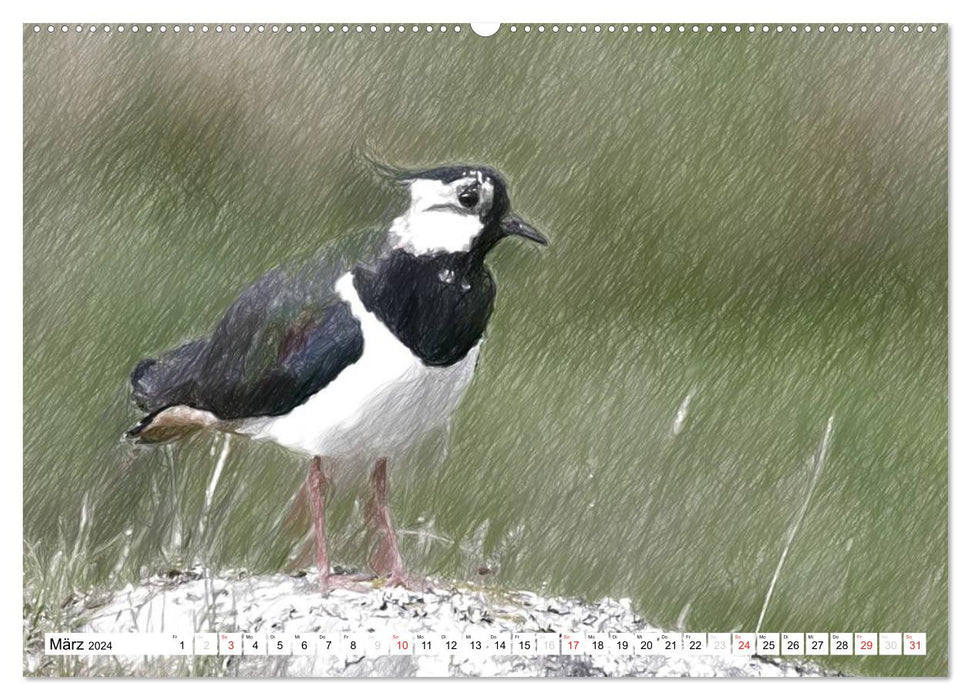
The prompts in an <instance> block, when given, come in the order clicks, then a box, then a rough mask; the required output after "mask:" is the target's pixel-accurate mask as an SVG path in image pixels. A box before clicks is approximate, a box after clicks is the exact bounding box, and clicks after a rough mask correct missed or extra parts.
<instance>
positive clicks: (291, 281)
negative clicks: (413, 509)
mask: <svg viewBox="0 0 971 700" xmlns="http://www.w3.org/2000/svg"><path fill="white" fill-rule="evenodd" d="M380 170H381V172H382V174H384V175H386V176H388V177H389V178H390V179H391V180H392V181H393V182H394V183H396V185H397V186H398V187H399V188H401V189H402V190H404V191H405V192H406V194H407V200H408V203H407V206H406V208H405V209H404V211H403V212H402V213H400V214H399V215H398V216H396V217H395V218H394V219H393V220H392V221H391V222H390V225H386V226H381V225H378V226H376V227H373V228H372V229H371V230H369V232H368V233H366V234H364V235H363V239H366V240H368V241H370V243H369V244H368V246H367V247H368V249H369V250H368V252H367V253H366V254H358V255H353V254H350V253H348V252H347V250H346V247H343V248H342V247H341V246H340V245H334V244H331V245H325V246H324V247H322V248H321V249H320V250H319V251H318V252H317V253H316V254H314V255H312V256H310V257H309V258H308V259H305V260H296V261H291V262H289V263H285V264H283V265H280V266H278V267H276V268H273V269H271V270H270V271H269V272H267V273H266V274H265V275H263V276H262V277H261V278H259V279H258V280H257V281H256V282H255V283H253V284H252V285H250V286H249V287H247V288H246V289H245V290H244V291H243V292H242V293H241V294H240V295H239V297H238V298H237V299H236V300H235V301H234V302H233V303H232V304H231V305H230V306H229V308H228V309H227V310H226V312H225V313H224V315H223V316H222V318H221V319H220V320H219V321H218V323H216V324H215V326H214V327H213V329H212V331H211V333H210V334H209V335H206V336H203V337H198V338H195V339H193V340H190V341H188V342H185V343H183V344H181V345H179V346H178V347H176V348H175V349H173V350H170V351H167V352H164V353H161V354H158V355H157V356H156V357H151V358H147V359H143V360H140V361H139V362H137V363H136V364H135V366H134V368H133V370H132V371H131V374H130V384H131V395H132V398H133V401H134V403H135V405H136V406H137V408H138V409H140V410H141V412H143V414H144V416H143V417H142V418H141V420H139V421H138V422H137V423H136V424H135V425H134V427H132V428H130V429H129V430H128V431H127V432H126V437H127V438H128V439H129V440H130V441H131V442H132V443H134V444H138V445H155V444H160V443H170V442H174V441H177V440H181V439H184V438H185V437H187V436H189V435H191V434H193V433H197V432H200V431H219V432H223V433H227V434H230V435H237V436H242V437H245V438H249V439H252V440H257V441H270V442H273V443H276V444H278V445H280V446H282V447H283V448H285V449H286V450H288V451H290V452H292V453H296V454H297V455H300V456H301V457H302V458H304V459H307V460H308V468H307V476H306V482H305V484H306V492H307V493H308V495H309V499H310V506H311V529H312V531H313V539H314V542H315V554H316V565H317V583H318V588H319V591H320V592H321V593H322V594H327V593H328V592H330V591H332V590H334V589H335V588H338V587H349V586H353V585H354V584H355V582H360V581H361V580H362V579H361V578H360V577H359V576H358V577H355V576H353V575H348V574H341V575H338V574H336V573H334V572H332V571H331V567H330V556H329V551H328V544H327V527H326V505H327V497H328V495H329V494H330V492H331V490H332V488H333V481H334V469H335V464H337V465H339V464H341V462H342V461H350V460H351V459H352V458H353V459H356V460H358V461H359V462H362V463H365V464H367V465H368V468H369V469H370V475H369V478H368V480H367V481H368V488H369V496H368V499H367V501H366V504H365V508H364V514H365V517H366V519H367V521H368V523H369V524H370V525H371V527H372V528H373V529H374V531H375V532H376V534H377V536H378V539H377V544H376V545H375V547H374V549H373V551H372V552H371V555H370V557H369V564H370V566H371V568H372V569H373V570H374V573H375V574H377V575H379V576H383V577H385V585H392V586H409V585H414V582H413V580H412V579H411V577H410V574H409V573H408V572H407V571H406V569H405V566H404V562H403V560H402V556H401V550H400V547H399V544H398V537H397V533H396V531H395V528H394V524H393V520H392V517H391V510H390V506H389V500H388V490H389V479H388V468H389V467H388V462H389V455H392V454H395V453H397V452H398V451H399V450H400V449H402V448H405V447H407V446H408V445H410V444H413V441H415V440H416V439H417V438H418V437H420V436H422V435H424V434H426V433H427V432H428V431H430V430H433V429H435V428H440V427H443V426H445V425H447V424H448V421H449V418H450V416H451V415H452V413H453V412H454V411H455V410H456V408H457V407H458V405H459V402H460V400H461V398H462V396H463V394H464V393H465V391H466V389H467V388H468V386H469V384H470V382H471V380H472V378H473V374H474V371H475V367H476V364H477V362H478V358H479V353H480V350H481V347H482V344H483V339H484V335H485V332H486V328H487V326H488V323H489V320H490V317H491V316H492V313H493V306H494V300H495V296H496V282H495V278H494V277H493V275H492V273H491V272H490V270H489V267H488V266H487V265H486V256H487V255H488V254H489V253H490V252H491V251H492V250H493V249H494V248H495V247H496V245H497V244H498V243H499V242H500V241H502V240H504V239H506V238H521V239H527V240H529V241H532V242H534V243H538V244H540V245H543V246H545V245H547V244H548V241H547V239H546V237H545V236H543V235H542V234H541V233H539V231H537V230H536V229H535V228H534V227H533V226H531V225H530V224H528V223H527V222H526V221H525V220H524V219H522V218H521V217H519V216H517V215H515V214H513V213H512V209H511V202H510V196H509V188H508V186H507V183H506V181H505V178H504V177H503V175H502V174H501V173H500V172H499V171H498V170H496V169H494V168H492V167H489V166H485V165H444V166H438V167H432V168H424V169H401V168H392V167H390V166H382V167H381V168H380ZM338 240H344V239H338Z"/></svg>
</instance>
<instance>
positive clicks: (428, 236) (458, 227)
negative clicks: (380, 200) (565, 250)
mask: <svg viewBox="0 0 971 700" xmlns="http://www.w3.org/2000/svg"><path fill="white" fill-rule="evenodd" d="M388 172H391V174H393V177H394V179H395V180H396V181H397V182H398V183H400V184H401V185H402V186H404V187H407V188H408V192H409V194H410V196H411V202H410V204H409V206H408V210H407V211H406V212H405V213H404V214H402V215H401V216H399V217H398V218H397V219H395V220H394V223H393V224H392V225H391V230H390V236H391V244H392V246H394V247H395V248H402V249H405V250H407V251H408V252H411V253H414V254H416V255H434V254H438V253H460V252H478V253H480V254H481V255H482V256H484V255H485V253H487V252H489V250H490V249H491V248H492V247H493V246H494V245H495V244H496V243H498V242H499V241H500V240H502V239H503V238H506V237H507V236H518V237H521V238H528V239H529V240H531V241H535V242H537V243H540V244H542V245H546V239H545V238H544V237H543V236H542V235H541V234H540V233H539V232H538V231H536V229H534V228H533V227H532V226H530V225H529V224H527V223H526V222H525V221H523V220H522V219H520V218H518V217H516V216H514V215H512V214H511V213H510V202H509V192H508V189H507V187H506V183H505V182H504V181H503V178H502V175H500V174H499V173H498V172H497V171H496V170H493V169H492V168H489V167H485V166H474V165H453V166H446V167H440V168H431V169H429V170H407V171H401V170H394V171H390V169H389V170H388Z"/></svg>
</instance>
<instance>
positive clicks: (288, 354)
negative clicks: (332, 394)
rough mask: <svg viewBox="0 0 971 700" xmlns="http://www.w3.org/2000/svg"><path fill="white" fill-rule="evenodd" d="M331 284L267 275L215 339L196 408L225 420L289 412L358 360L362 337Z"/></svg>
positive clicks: (200, 381) (222, 324)
mask: <svg viewBox="0 0 971 700" xmlns="http://www.w3.org/2000/svg"><path fill="white" fill-rule="evenodd" d="M332 290H333V285H332V284H331V281H330V279H327V278H324V279H321V278H319V277H317V276H314V277H312V278H307V277H306V274H304V275H303V276H301V274H300V273H299V272H298V273H296V274H295V273H293V272H292V271H289V270H286V269H278V270H275V271H273V272H270V273H269V274H267V275H266V276H265V277H263V278H262V279H261V280H259V281H258V282H257V283H256V284H254V285H253V286H252V287H250V288H249V289H248V290H246V291H245V292H244V293H243V294H242V295H241V296H240V297H239V299H237V300H236V302H235V303H234V304H233V305H232V306H231V307H230V308H229V311H227V313H226V315H225V316H224V317H223V319H222V321H221V322H220V323H219V325H218V326H217V328H216V330H215V331H214V332H213V334H212V337H211V340H210V344H209V348H208V351H207V354H206V358H205V361H204V362H203V363H202V365H201V368H200V372H199V375H198V380H197V381H198V384H197V387H196V398H197V407H198V408H202V409H205V410H208V411H211V412H212V413H214V414H215V415H216V416H217V417H219V418H220V419H224V420H229V419H235V418H245V417H257V416H276V415H282V414H285V413H288V412H289V411H290V410H292V409H293V408H294V407H296V406H299V405H300V404H302V403H303V402H305V401H306V400H307V399H309V398H310V397H311V396H313V394H315V393H316V392H318V391H320V390H321V389H322V388H324V387H325V386H327V384H329V383H330V382H331V381H333V380H334V378H336V377H337V375H338V374H340V373H341V371H342V370H344V368H346V367H347V366H349V365H351V364H353V363H354V362H355V361H357V359H358V358H359V357H360V356H361V353H362V351H363V348H364V338H363V336H362V334H361V326H360V323H359V322H358V321H357V319H356V318H354V315H353V314H352V313H351V309H350V306H349V305H348V304H347V303H346V302H344V301H342V300H341V299H340V298H339V297H337V296H336V294H335V293H334V292H333V291H332Z"/></svg>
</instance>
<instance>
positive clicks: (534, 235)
mask: <svg viewBox="0 0 971 700" xmlns="http://www.w3.org/2000/svg"><path fill="white" fill-rule="evenodd" d="M500 226H501V227H502V233H503V235H506V236H520V237H522V238H528V239H529V240H531V241H535V242H536V243H539V244H540V245H549V241H548V240H546V237H545V236H544V235H543V234H541V233H540V232H539V231H537V230H536V229H534V228H533V227H532V226H530V225H529V224H527V223H526V222H525V221H523V220H522V219H520V218H519V217H518V216H510V217H507V218H505V219H503V220H502V223H501V224H500Z"/></svg>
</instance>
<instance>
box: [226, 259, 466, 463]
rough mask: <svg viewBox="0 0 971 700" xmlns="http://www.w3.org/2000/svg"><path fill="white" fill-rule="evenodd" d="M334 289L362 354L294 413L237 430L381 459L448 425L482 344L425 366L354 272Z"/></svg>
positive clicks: (305, 448) (316, 450)
mask: <svg viewBox="0 0 971 700" xmlns="http://www.w3.org/2000/svg"><path fill="white" fill-rule="evenodd" d="M336 289H337V291H338V293H339V294H340V295H341V297H342V298H343V299H344V300H345V301H347V302H348V303H349V304H350V306H351V311H352V312H353V313H354V316H355V317H356V318H357V319H358V321H360V323H361V331H362V333H363V335H364V351H363V354H362V355H361V357H360V359H358V361H357V362H355V363H354V364H352V365H350V366H349V367H347V368H346V369H345V370H344V371H343V372H341V373H340V374H339V375H338V376H337V378H335V379H334V380H333V381H332V382H331V383H330V384H328V385H327V386H326V387H324V388H323V389H322V390H320V391H319V392H317V393H316V394H314V395H313V396H311V397H310V399H308V400H307V401H306V402H304V403H303V404H301V405H300V406H297V407H296V408H294V409H293V410H292V411H290V413H287V414H286V415H282V416H275V417H267V418H256V419H251V420H248V421H246V422H245V423H244V424H243V425H242V426H241V427H240V428H239V432H242V433H245V434H247V435H250V436H251V437H253V438H254V439H257V440H272V441H273V442H275V443H277V444H279V445H282V446H284V447H286V448H289V449H291V450H295V451H298V452H302V453H305V454H308V455H324V456H331V457H350V456H369V457H378V456H384V455H388V454H391V453H394V452H396V451H398V450H400V449H402V448H404V447H407V446H408V445H409V444H410V443H412V442H413V441H415V440H416V439H417V438H420V437H421V436H422V435H423V434H425V433H426V432H428V431H429V430H431V429H433V428H436V427H439V426H442V425H444V424H445V423H447V421H448V419H449V417H450V416H451V415H452V413H453V412H454V411H455V409H456V408H457V407H458V404H459V401H460V400H461V399H462V395H463V394H464V393H465V390H466V388H467V387H468V385H469V383H470V382H471V381H472V374H473V371H474V370H475V363H476V360H477V358H478V355H479V345H476V346H475V347H473V348H472V350H470V351H469V353H468V354H467V355H466V356H465V357H464V358H462V359H461V360H460V361H459V362H457V363H455V364H453V365H450V366H448V367H428V366H426V365H425V364H423V363H422V362H421V360H419V359H418V358H417V357H416V356H415V355H413V354H412V353H411V351H410V350H408V348H407V347H405V346H404V345H403V344H402V343H401V342H400V341H399V340H398V339H397V338H395V337H394V335H393V334H392V333H391V331H389V330H388V329H387V327H386V326H385V325H384V324H383V323H381V322H380V321H379V320H378V319H377V317H375V316H374V315H373V314H372V313H370V312H369V311H367V309H365V308H364V305H363V304H362V303H361V301H360V298H359V297H358V296H357V292H356V290H355V289H354V286H353V284H352V281H351V275H350V273H348V274H347V275H344V277H342V278H341V279H340V280H339V281H338V283H337V286H336Z"/></svg>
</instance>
